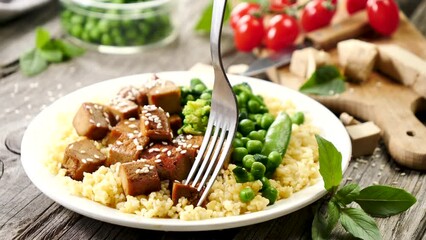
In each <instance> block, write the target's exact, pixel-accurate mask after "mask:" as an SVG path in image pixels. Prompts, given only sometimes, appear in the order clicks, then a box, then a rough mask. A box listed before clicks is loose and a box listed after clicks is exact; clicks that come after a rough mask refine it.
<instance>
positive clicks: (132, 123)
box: [104, 118, 140, 145]
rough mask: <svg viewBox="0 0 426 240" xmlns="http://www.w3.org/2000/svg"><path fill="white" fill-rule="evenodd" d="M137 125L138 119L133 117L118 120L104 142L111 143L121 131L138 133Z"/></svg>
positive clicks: (138, 123)
mask: <svg viewBox="0 0 426 240" xmlns="http://www.w3.org/2000/svg"><path fill="white" fill-rule="evenodd" d="M139 125H140V122H139V119H135V118H129V119H125V120H122V121H120V122H118V123H117V125H115V126H114V127H113V128H112V129H111V131H110V132H109V134H108V136H107V137H106V139H105V142H104V144H105V145H109V144H113V143H114V142H115V141H116V140H117V139H118V138H119V137H120V136H121V135H122V134H123V133H125V134H128V133H132V134H134V135H138V134H139V133H140V128H139Z"/></svg>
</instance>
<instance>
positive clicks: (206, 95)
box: [200, 92, 212, 100]
mask: <svg viewBox="0 0 426 240" xmlns="http://www.w3.org/2000/svg"><path fill="white" fill-rule="evenodd" d="M200 98H201V99H204V100H211V99H212V94H211V93H208V92H203V93H202V94H201V95H200Z"/></svg>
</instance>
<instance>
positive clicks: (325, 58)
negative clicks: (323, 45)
mask: <svg viewBox="0 0 426 240" xmlns="http://www.w3.org/2000/svg"><path fill="white" fill-rule="evenodd" d="M327 64H331V57H330V54H328V53H327V52H324V51H321V50H317V49H315V48H312V47H309V48H304V49H300V50H296V51H294V52H293V55H292V57H291V62H290V72H291V73H293V74H295V75H297V76H299V77H302V78H309V77H310V76H311V75H312V73H314V72H315V70H316V69H317V68H318V67H320V66H323V65H327Z"/></svg>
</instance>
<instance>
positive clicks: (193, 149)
mask: <svg viewBox="0 0 426 240" xmlns="http://www.w3.org/2000/svg"><path fill="white" fill-rule="evenodd" d="M202 143H203V136H196V135H183V134H182V135H179V136H177V137H176V138H175V139H173V144H174V145H175V146H176V147H180V148H181V149H183V150H186V151H185V154H186V155H187V156H188V157H189V158H191V159H192V161H194V160H195V157H196V156H197V153H198V149H200V146H201V144H202Z"/></svg>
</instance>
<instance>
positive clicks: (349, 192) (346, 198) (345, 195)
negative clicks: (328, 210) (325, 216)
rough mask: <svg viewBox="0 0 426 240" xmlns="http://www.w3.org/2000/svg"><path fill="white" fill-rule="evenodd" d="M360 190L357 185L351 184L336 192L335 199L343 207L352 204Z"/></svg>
mask: <svg viewBox="0 0 426 240" xmlns="http://www.w3.org/2000/svg"><path fill="white" fill-rule="evenodd" d="M360 190H361V188H360V187H359V185H358V184H356V183H353V184H349V185H346V186H344V187H342V188H341V189H340V190H339V191H337V193H336V195H335V198H336V200H337V201H338V202H341V203H343V204H344V205H346V204H349V203H351V202H353V201H354V200H355V199H356V197H358V195H359V191H360Z"/></svg>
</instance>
